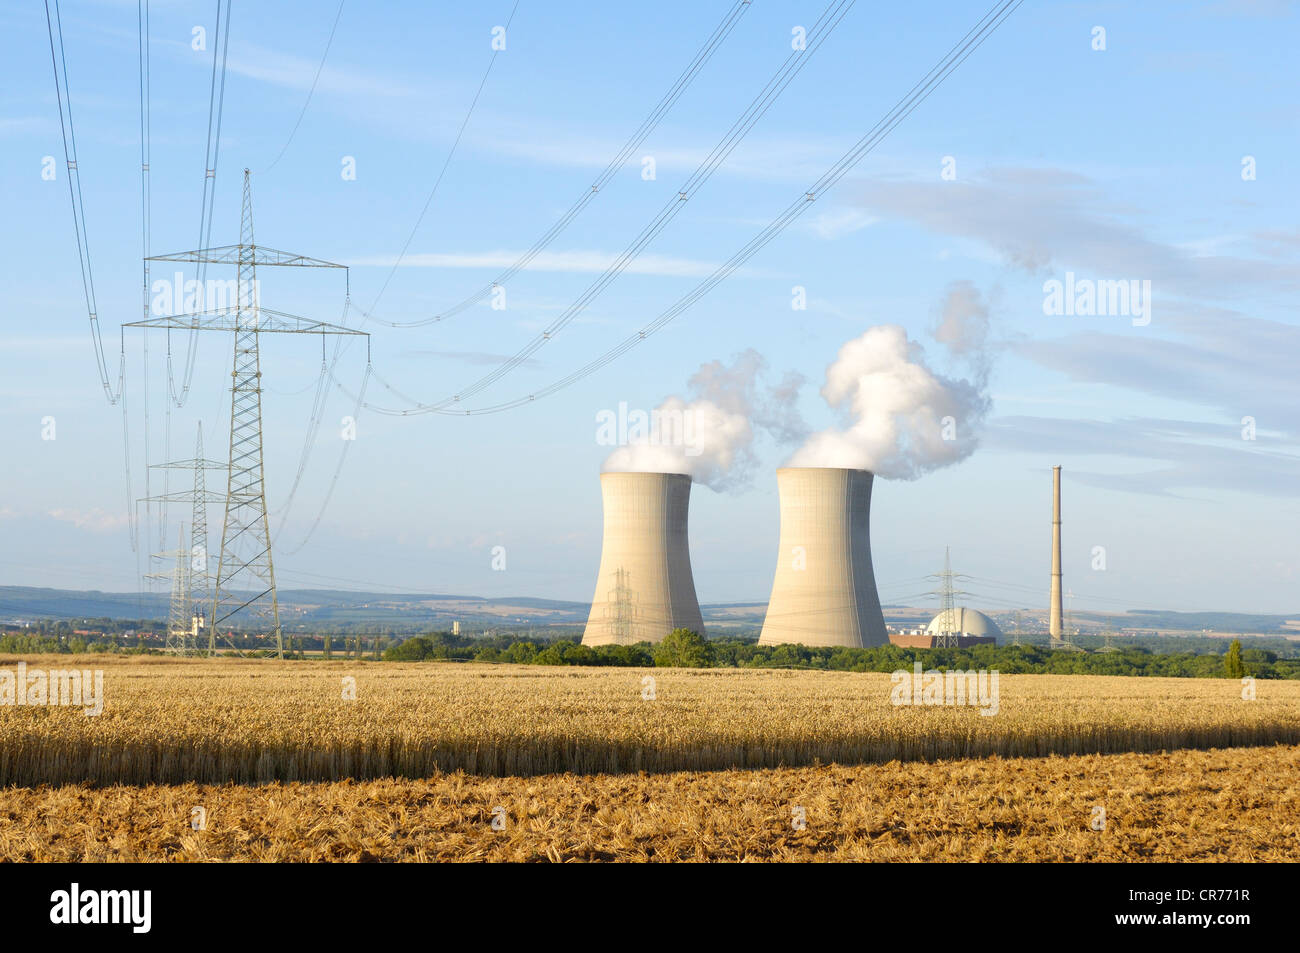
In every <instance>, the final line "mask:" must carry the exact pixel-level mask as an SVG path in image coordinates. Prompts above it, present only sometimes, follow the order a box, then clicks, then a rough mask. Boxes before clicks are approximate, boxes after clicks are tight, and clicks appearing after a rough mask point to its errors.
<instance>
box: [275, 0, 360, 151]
mask: <svg viewBox="0 0 1300 953" xmlns="http://www.w3.org/2000/svg"><path fill="white" fill-rule="evenodd" d="M345 2H346V0H339V9H338V13H336V14H334V25H333V26H332V27H330V36H329V39H328V40H326V41H325V52H324V53H322V54H321V58H320V65H319V66H317V67H316V76H315V78H314V79H312V81H311V89H309V90H307V101H306V102H304V103H303V104H302V112H300V113H298V121H297V122H295V123H294V124H293V129H291V130H290V131H289V138H288V139H286V140H285V141H284V145H283V146H281V147H280V151H279V153H277V154H276V157H275V158H274V159H273V160H271V164H270V165H268V166H267V167H266V168H265V169H264V170H263V171H262V174H263V175H265V174H266V173H268V172H270V171H271V170H272V169H274V168H275V166H276V163H278V162H279V161H280V159H281V158H282V157H283V156H284V153H285V150H286V149H288V148H289V143H291V142H293V137H294V136H295V135H297V134H298V127H299V126H300V125H302V117H303V116H305V115H307V107H308V106H310V105H311V97H312V94H313V93H315V92H316V84H317V83H319V82H320V74H321V71H322V70H323V69H325V60H326V59H327V58H328V57H329V55H330V47H331V46H333V45H334V31H335V30H337V29H338V28H339V17H341V16H343V4H344V3H345Z"/></svg>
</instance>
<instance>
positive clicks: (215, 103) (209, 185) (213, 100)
mask: <svg viewBox="0 0 1300 953" xmlns="http://www.w3.org/2000/svg"><path fill="white" fill-rule="evenodd" d="M221 4H222V0H217V11H216V26H215V28H214V29H213V38H214V39H213V44H212V81H211V84H210V86H209V89H208V139H207V145H206V147H205V148H204V152H203V197H202V199H201V201H200V205H199V244H198V247H199V248H207V247H209V245H210V243H211V239H212V217H213V215H212V210H213V206H214V203H215V201H216V194H217V159H218V157H219V156H220V153H221V117H222V114H223V112H224V107H225V102H226V62H227V54H228V52H229V49H230V0H225V14H224V16H223V15H222V11H221ZM218 62H220V66H221V68H220V70H218V68H217V64H218ZM207 270H208V266H207V263H206V262H200V263H199V264H198V265H197V266H196V268H195V275H196V277H197V279H198V294H199V295H200V296H205V291H204V283H205V281H206V280H207ZM203 308H204V304H203V302H202V301H200V302H199V303H198V307H197V308H196V309H195V310H196V311H202V310H203ZM198 324H199V317H198V315H197V314H196V315H195V316H194V318H193V320H192V321H191V326H190V328H189V330H188V333H187V335H186V337H187V341H186V347H185V367H184V370H183V372H182V379H181V390H180V393H177V391H176V381H175V374H174V371H173V368H172V332H171V328H168V329H167V393H168V395H169V396H170V398H171V400H172V401H173V402H174V403H175V404H176V406H177V407H184V406H185V401H186V399H188V397H189V393H190V384H191V383H192V382H193V380H194V366H195V363H196V361H197V357H198V343H199V334H198Z"/></svg>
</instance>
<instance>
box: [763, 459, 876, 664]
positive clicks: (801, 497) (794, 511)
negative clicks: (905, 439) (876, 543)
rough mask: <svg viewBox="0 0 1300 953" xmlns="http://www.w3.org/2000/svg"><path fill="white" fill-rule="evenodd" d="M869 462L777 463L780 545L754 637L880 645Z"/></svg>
mask: <svg viewBox="0 0 1300 953" xmlns="http://www.w3.org/2000/svg"><path fill="white" fill-rule="evenodd" d="M873 479H874V477H873V475H872V473H871V471H870V470H843V469H838V468H831V467H783V468H782V469H780V470H777V471H776V485H777V490H778V491H779V493H780V496H781V548H780V553H779V554H778V556H777V562H776V578H775V579H774V580H773V582H772V598H771V600H770V601H769V602H768V604H767V617H766V618H765V619H764V620H763V632H762V635H760V636H759V639H758V642H759V644H760V645H774V644H779V643H782V642H798V643H802V644H804V645H846V646H850V647H852V648H865V647H869V646H873V645H886V644H888V642H889V636H888V634H887V633H886V632H885V617H884V615H883V614H882V613H881V611H880V597H879V596H878V595H877V594H876V576H875V573H874V572H873V571H872V568H871V527H870V521H871V483H872V480H873Z"/></svg>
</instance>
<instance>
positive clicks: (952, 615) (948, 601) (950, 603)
mask: <svg viewBox="0 0 1300 953" xmlns="http://www.w3.org/2000/svg"><path fill="white" fill-rule="evenodd" d="M929 578H931V579H935V578H938V579H939V589H938V591H937V593H935V594H937V595H938V596H939V615H938V617H937V619H936V621H937V622H938V626H937V627H936V628H937V629H938V631H937V632H936V633H935V636H934V644H933V647H934V648H937V649H942V648H957V647H958V644H959V643H958V640H959V637H960V635H961V632H960V631H959V629H960V626H959V625H958V623H957V596H958V595H959V594H960V595H967V593H965V592H963V591H962V590H960V589H955V588H953V580H955V579H965V578H967V577H966V576H963V575H961V574H960V573H955V572H953V571H952V557H951V547H949V546H945V547H944V548H943V572H941V573H939V574H938V576H937V577H936V576H930V577H929Z"/></svg>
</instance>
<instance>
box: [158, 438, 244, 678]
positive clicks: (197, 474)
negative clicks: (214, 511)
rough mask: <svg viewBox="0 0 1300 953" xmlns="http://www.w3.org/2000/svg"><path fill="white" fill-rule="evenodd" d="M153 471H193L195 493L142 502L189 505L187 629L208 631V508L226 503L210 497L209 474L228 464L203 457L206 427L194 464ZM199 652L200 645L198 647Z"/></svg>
mask: <svg viewBox="0 0 1300 953" xmlns="http://www.w3.org/2000/svg"><path fill="white" fill-rule="evenodd" d="M150 467H152V468H154V469H158V470H193V471H194V489H193V490H192V491H191V492H189V493H186V492H184V491H177V492H175V493H164V494H161V495H159V496H150V497H145V498H144V500H142V501H141V502H150V503H185V502H188V503H189V504H190V549H189V554H188V558H189V568H188V570H187V576H188V578H189V586H188V590H189V607H188V617H189V621H187V622H186V625H187V627H189V628H191V629H193V630H194V634H195V637H196V638H197V630H199V629H203V628H207V612H208V609H209V608H211V603H212V571H211V568H210V567H209V565H208V504H209V503H223V502H225V497H224V496H221V495H220V494H215V493H209V492H208V488H207V478H206V476H205V471H207V470H225V469H226V464H224V463H222V462H220V461H219V460H209V459H207V458H206V457H204V456H203V425H202V424H199V427H198V436H197V438H196V440H195V445H194V459H193V460H175V461H172V462H169V463H153V464H150ZM208 635H209V638H208V654H209V655H212V654H213V653H214V652H215V649H216V645H215V642H214V639H213V637H212V636H213V633H212V630H211V629H209V632H208ZM195 648H196V649H197V644H196V646H195Z"/></svg>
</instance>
